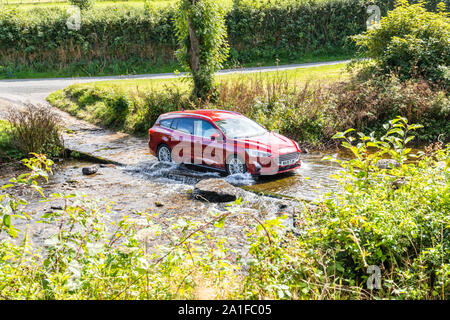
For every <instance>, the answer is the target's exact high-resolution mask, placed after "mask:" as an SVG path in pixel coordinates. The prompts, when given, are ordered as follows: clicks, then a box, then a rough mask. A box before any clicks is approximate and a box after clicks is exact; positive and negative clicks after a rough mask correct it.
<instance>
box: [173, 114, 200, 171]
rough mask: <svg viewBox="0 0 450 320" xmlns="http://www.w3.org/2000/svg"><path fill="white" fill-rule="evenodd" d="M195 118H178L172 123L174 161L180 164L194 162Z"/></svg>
mask: <svg viewBox="0 0 450 320" xmlns="http://www.w3.org/2000/svg"><path fill="white" fill-rule="evenodd" d="M194 120H195V119H194V118H188V117H186V118H177V119H176V121H175V120H174V121H173V122H172V127H171V128H172V129H174V131H173V133H172V137H171V149H172V159H173V160H174V161H175V162H179V163H192V162H193V150H192V149H193V148H192V147H193V134H194Z"/></svg>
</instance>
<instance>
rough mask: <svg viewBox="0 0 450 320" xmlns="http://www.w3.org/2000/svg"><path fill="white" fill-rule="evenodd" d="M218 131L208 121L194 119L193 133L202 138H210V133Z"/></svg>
mask: <svg viewBox="0 0 450 320" xmlns="http://www.w3.org/2000/svg"><path fill="white" fill-rule="evenodd" d="M216 132H219V131H218V130H217V129H216V127H214V126H213V125H212V124H211V123H210V122H208V121H205V120H195V135H196V136H199V137H203V138H211V135H212V134H214V133H216Z"/></svg>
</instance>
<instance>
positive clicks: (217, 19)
mask: <svg viewBox="0 0 450 320" xmlns="http://www.w3.org/2000/svg"><path fill="white" fill-rule="evenodd" d="M224 16H225V10H224V8H223V7H222V6H221V5H220V4H219V3H218V2H216V1H213V0H181V1H180V2H179V6H178V8H177V10H176V14H175V28H176V34H177V38H178V42H179V45H180V47H181V48H180V49H178V51H177V52H176V56H177V58H178V60H179V62H180V63H181V64H182V65H183V66H184V68H185V69H186V71H189V72H190V73H191V74H192V79H193V83H194V90H193V92H192V96H193V98H194V100H195V99H200V100H201V101H203V100H209V99H210V98H209V97H212V98H214V97H215V95H216V88H215V84H214V73H215V72H216V71H218V70H220V69H221V68H222V66H223V62H224V61H225V60H226V59H227V58H228V52H229V46H228V42H227V32H226V28H225V19H224Z"/></svg>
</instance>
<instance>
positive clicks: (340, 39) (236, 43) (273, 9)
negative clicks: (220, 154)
mask: <svg viewBox="0 0 450 320" xmlns="http://www.w3.org/2000/svg"><path fill="white" fill-rule="evenodd" d="M372 2H373V1H369V0H367V1H366V0H363V1H360V0H326V1H322V0H320V1H319V0H318V1H301V2H299V1H294V0H292V1H283V2H281V3H275V2H269V1H264V2H263V5H261V6H260V7H258V8H257V9H256V8H255V7H253V6H249V5H246V4H242V3H240V2H236V3H235V5H234V6H233V8H232V9H231V11H229V12H228V13H227V14H226V17H225V20H226V25H227V33H228V36H229V44H230V48H231V57H230V59H229V61H228V63H229V65H234V64H235V63H237V64H240V63H249V62H261V61H266V62H269V63H271V64H273V63H274V62H275V60H276V59H283V60H295V59H301V58H303V57H305V56H306V55H309V56H312V55H314V56H317V55H322V56H323V55H339V56H343V55H347V56H348V55H349V54H353V53H354V45H353V44H352V43H351V42H350V41H347V37H348V36H350V35H355V34H358V33H360V32H362V31H363V30H365V28H366V24H365V23H366V19H367V12H366V8H367V6H368V4H369V3H372ZM375 2H376V3H378V4H379V5H380V7H381V8H382V11H383V13H385V12H386V11H387V10H388V9H390V8H391V7H390V6H391V4H390V3H386V2H385V1H382V0H377V1H375ZM174 16H175V11H174V9H173V8H170V7H169V8H164V9H151V10H149V9H145V8H139V7H133V6H127V5H118V6H117V7H114V6H112V7H110V6H108V7H94V8H92V9H91V10H88V11H85V12H83V14H82V21H81V22H82V23H81V30H79V31H73V30H69V29H68V28H67V27H66V21H67V18H68V14H67V12H66V11H65V10H64V9H63V8H58V7H54V8H34V9H30V10H26V11H24V10H17V9H9V8H2V11H1V12H0V26H1V27H0V66H2V67H3V69H4V71H3V74H4V75H5V76H14V72H20V71H27V70H32V71H34V72H48V71H49V70H59V71H61V72H63V71H65V72H70V73H72V74H73V73H82V74H93V73H102V72H103V73H112V72H114V73H120V72H127V73H133V72H145V71H146V70H152V69H154V68H156V67H157V66H159V67H161V66H168V65H169V66H173V67H175V61H176V59H175V56H174V52H175V50H176V48H177V41H176V36H175V32H174V30H175V27H174V24H173V19H174Z"/></svg>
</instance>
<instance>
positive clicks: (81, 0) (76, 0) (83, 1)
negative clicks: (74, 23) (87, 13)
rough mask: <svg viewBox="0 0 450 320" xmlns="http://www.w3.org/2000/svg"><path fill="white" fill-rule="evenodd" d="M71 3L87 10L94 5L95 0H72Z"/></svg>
mask: <svg viewBox="0 0 450 320" xmlns="http://www.w3.org/2000/svg"><path fill="white" fill-rule="evenodd" d="M70 3H71V4H72V5H75V6H77V7H78V8H80V9H81V10H87V9H90V8H92V7H93V6H94V3H95V0H70Z"/></svg>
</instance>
